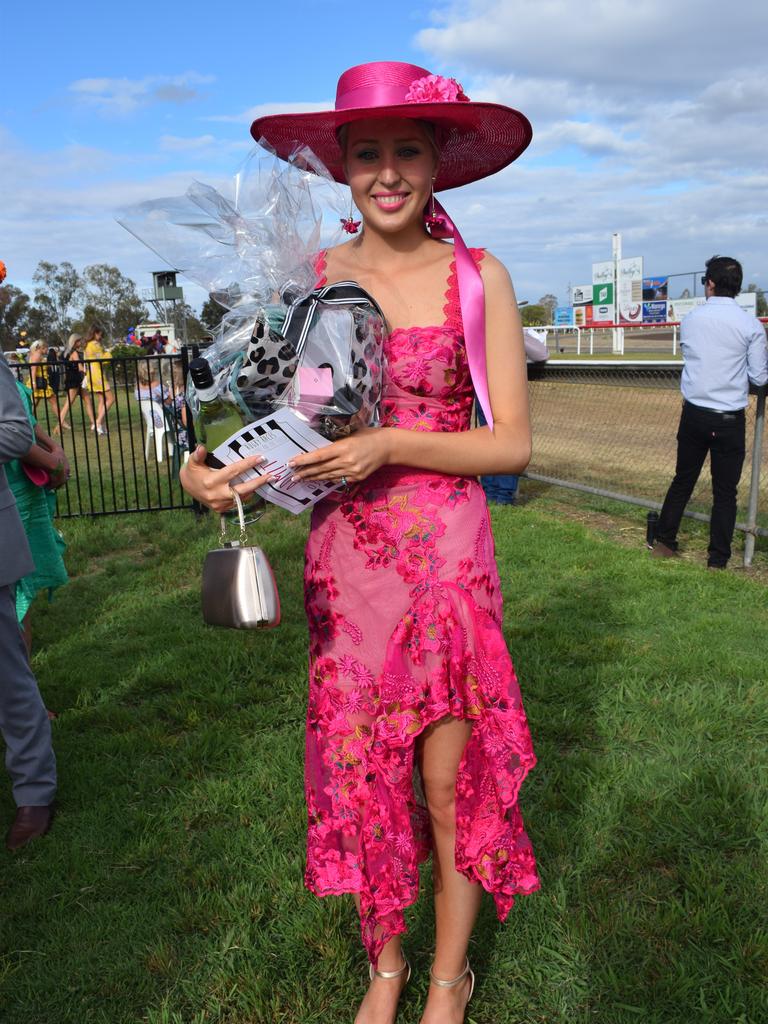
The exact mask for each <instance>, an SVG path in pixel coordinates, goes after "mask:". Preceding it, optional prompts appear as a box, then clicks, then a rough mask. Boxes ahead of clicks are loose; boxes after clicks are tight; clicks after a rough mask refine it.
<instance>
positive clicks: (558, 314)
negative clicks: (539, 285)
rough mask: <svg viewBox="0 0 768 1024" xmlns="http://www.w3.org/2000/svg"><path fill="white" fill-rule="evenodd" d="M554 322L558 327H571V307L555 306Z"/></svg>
mask: <svg viewBox="0 0 768 1024" xmlns="http://www.w3.org/2000/svg"><path fill="white" fill-rule="evenodd" d="M554 322H555V324H556V325H557V326H558V327H572V326H573V306H557V307H556V309H555V320H554Z"/></svg>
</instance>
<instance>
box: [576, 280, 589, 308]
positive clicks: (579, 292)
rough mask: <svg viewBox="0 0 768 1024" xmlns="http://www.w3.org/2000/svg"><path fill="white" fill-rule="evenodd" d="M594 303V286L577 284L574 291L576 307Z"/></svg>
mask: <svg viewBox="0 0 768 1024" xmlns="http://www.w3.org/2000/svg"><path fill="white" fill-rule="evenodd" d="M591 301H592V285H591V284H577V285H575V287H574V289H573V304H574V306H587V305H589V303H590V302H591Z"/></svg>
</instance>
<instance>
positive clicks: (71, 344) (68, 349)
mask: <svg viewBox="0 0 768 1024" xmlns="http://www.w3.org/2000/svg"><path fill="white" fill-rule="evenodd" d="M82 340H83V336H82V334H70V336H69V341H68V342H67V344H66V345H65V346H64V358H65V359H69V357H70V356H71V355H72V353H73V352H74V350H75V348H76V347H77V343H78V341H82Z"/></svg>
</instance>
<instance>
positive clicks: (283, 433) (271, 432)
mask: <svg viewBox="0 0 768 1024" xmlns="http://www.w3.org/2000/svg"><path fill="white" fill-rule="evenodd" d="M330 443H331V442H330V441H328V440H327V439H326V438H324V437H323V436H322V434H318V432H317V431H316V430H313V429H312V428H311V427H310V426H309V425H308V424H307V423H305V422H304V421H303V420H302V419H300V418H299V417H298V416H297V415H296V413H295V412H294V411H293V410H292V409H287V408H286V409H279V410H278V411H277V412H276V413H274V414H272V415H270V416H265V417H264V418H263V419H260V420H254V422H253V423H249V424H248V426H246V427H242V429H240V430H238V431H237V432H236V433H234V434H233V435H232V436H231V437H228V438H227V440H226V441H224V443H223V444H220V445H219V447H218V448H216V449H214V452H213V454H214V456H215V457H216V458H217V459H219V461H220V462H222V463H223V464H224V465H225V466H231V465H233V464H234V463H236V462H238V461H239V460H240V459H247V458H248V457H249V456H250V455H263V456H265V459H266V461H265V462H262V463H261V464H260V465H259V466H258V467H257V468H256V469H255V470H254V469H247V470H245V472H244V473H243V475H242V476H241V477H240V480H239V481H238V482H240V483H242V482H244V481H246V480H255V479H256V477H258V476H262V475H263V474H264V473H274V474H275V478H274V480H273V481H272V482H271V483H268V484H266V485H265V486H264V487H260V488H259V490H258V491H257V492H256V493H257V494H259V495H261V496H262V497H263V498H266V499H267V501H271V502H273V503H274V504H275V505H279V506H280V507H281V508H284V509H287V510H288V511H289V512H293V513H294V515H298V514H299V512H303V511H304V510H305V509H307V508H311V507H312V505H314V504H315V503H316V502H318V501H320V499H321V498H324V497H325V496H326V495H327V494H330V493H331V491H335V490H338V488H339V484H338V483H337V482H330V483H326V482H325V481H322V482H321V481H317V480H310V481H308V482H304V481H302V480H297V481H295V482H294V483H291V477H292V476H293V472H294V471H293V470H292V469H291V467H290V466H289V465H288V460H289V459H292V458H293V457H294V455H300V454H301V453H302V452H313V451H315V450H316V449H317V448H323V447H325V445H327V444H330Z"/></svg>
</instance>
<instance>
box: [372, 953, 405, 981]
mask: <svg viewBox="0 0 768 1024" xmlns="http://www.w3.org/2000/svg"><path fill="white" fill-rule="evenodd" d="M406 971H407V972H408V976H407V977H406V979H405V985H407V984H408V982H409V981H410V980H411V965H410V964H409V963H408V961H407V960H406V959H405V957H403V966H402V967H399V968H398V969H397V970H396V971H377V970H376V968H375V967H374V966H373V964H368V974H369V976H370V979H371V981H373V979H374V978H383V979H384V981H393V980H394V979H395V978H402V976H403V975H404V974H405V972H406ZM405 985H403V988H405Z"/></svg>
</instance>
